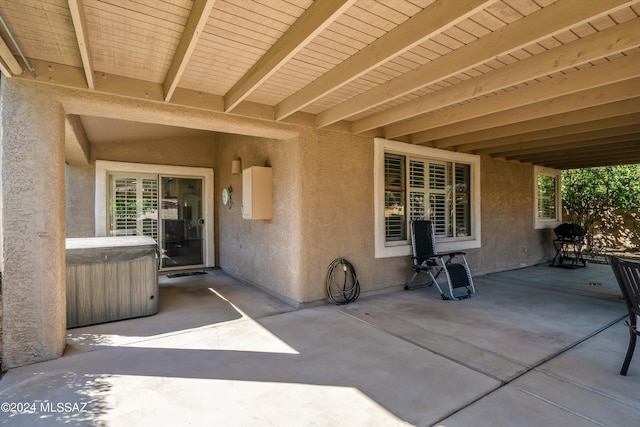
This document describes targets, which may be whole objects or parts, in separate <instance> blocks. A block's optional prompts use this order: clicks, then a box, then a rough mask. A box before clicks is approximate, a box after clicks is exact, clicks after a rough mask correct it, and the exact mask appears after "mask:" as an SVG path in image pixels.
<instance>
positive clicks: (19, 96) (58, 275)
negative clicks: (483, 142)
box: [0, 77, 66, 369]
mask: <svg viewBox="0 0 640 427" xmlns="http://www.w3.org/2000/svg"><path fill="white" fill-rule="evenodd" d="M0 119H1V120H2V132H1V141H2V151H1V153H2V162H1V163H2V237H3V245H2V247H3V258H4V271H3V272H2V282H3V283H2V299H3V311H2V330H3V341H2V353H3V358H2V367H3V368H5V369H6V368H13V367H16V366H20V365H25V364H29V363H34V362H39V361H43V360H47V359H52V358H55V357H59V356H61V355H62V353H63V351H64V348H65V345H66V302H65V185H64V114H63V110H62V108H61V107H60V105H59V103H58V102H57V101H56V100H55V99H52V98H51V96H50V95H48V91H47V90H46V86H44V85H42V84H39V83H31V82H21V81H16V80H8V79H5V78H4V77H3V78H2V93H1V101H0Z"/></svg>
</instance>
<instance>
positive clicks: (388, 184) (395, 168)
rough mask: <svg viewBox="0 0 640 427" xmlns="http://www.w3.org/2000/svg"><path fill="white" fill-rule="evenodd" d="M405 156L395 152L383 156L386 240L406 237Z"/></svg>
mask: <svg viewBox="0 0 640 427" xmlns="http://www.w3.org/2000/svg"><path fill="white" fill-rule="evenodd" d="M404 162H405V157H404V156H400V155H397V154H388V153H387V154H385V156H384V178H385V191H384V218H385V239H386V241H387V242H392V241H401V240H406V239H407V233H406V221H405V211H404V207H405V188H404V182H405V172H404V171H405V167H404Z"/></svg>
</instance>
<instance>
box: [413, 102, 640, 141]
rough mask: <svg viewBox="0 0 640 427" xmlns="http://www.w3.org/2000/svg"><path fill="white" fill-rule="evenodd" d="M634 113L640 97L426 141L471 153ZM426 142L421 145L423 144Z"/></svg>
mask: <svg viewBox="0 0 640 427" xmlns="http://www.w3.org/2000/svg"><path fill="white" fill-rule="evenodd" d="M635 113H640V97H637V98H632V99H625V100H623V101H618V102H613V103H609V104H604V105H598V106H595V107H590V108H583V109H580V110H573V111H568V112H565V113H561V114H557V115H555V116H550V117H543V118H539V119H533V120H527V121H524V122H518V123H513V124H509V125H504V126H496V127H493V128H490V129H485V130H480V131H477V132H468V133H464V134H462V135H455V136H451V137H447V138H442V139H437V140H435V141H429V142H428V144H429V145H431V146H433V147H436V148H455V149H456V150H457V151H463V152H472V151H475V150H479V149H483V148H489V147H494V146H499V145H503V144H502V142H503V141H504V142H505V143H510V142H511V139H508V138H511V137H518V136H519V135H524V136H526V135H527V134H530V133H535V132H540V131H545V130H547V129H554V128H562V127H566V126H580V125H582V124H584V123H589V122H592V121H597V120H600V119H609V118H616V117H618V116H626V115H629V114H635ZM426 142H427V141H424V142H423V143H426Z"/></svg>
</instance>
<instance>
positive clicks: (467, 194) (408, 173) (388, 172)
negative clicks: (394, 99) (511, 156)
mask: <svg viewBox="0 0 640 427" xmlns="http://www.w3.org/2000/svg"><path fill="white" fill-rule="evenodd" d="M381 147H382V148H381ZM387 147H390V148H389V149H387ZM432 154H433V157H431V155H432ZM376 158H377V159H379V160H378V161H379V162H380V163H377V165H378V164H379V166H376V167H384V170H383V171H382V170H380V175H376V176H379V177H380V178H379V179H377V180H376V181H375V182H374V184H375V187H376V189H377V190H376V191H380V193H378V194H380V198H378V197H376V198H375V200H374V202H375V205H376V206H379V208H376V209H379V212H378V211H376V219H375V221H376V224H378V225H377V226H376V227H380V228H379V230H381V231H382V232H383V233H384V234H383V235H381V236H380V237H378V235H376V256H393V255H385V254H404V253H406V252H407V251H408V249H403V248H404V247H408V246H409V245H410V241H409V240H410V236H408V234H407V230H409V225H410V223H411V221H416V220H422V219H429V220H431V221H433V224H434V229H435V233H436V239H437V241H438V242H445V243H443V244H444V245H445V247H446V246H449V247H451V250H457V249H465V248H471V247H479V244H480V233H479V210H480V208H479V206H480V205H479V189H480V187H479V180H480V175H479V169H480V160H479V157H478V156H474V155H469V154H463V153H453V152H450V151H444V150H437V149H434V148H429V147H419V146H414V145H411V144H404V143H399V142H395V141H387V140H382V139H376ZM382 183H384V188H382ZM382 196H383V198H382ZM383 201H384V202H383ZM382 203H384V206H382ZM382 212H384V214H383V215H381V213H382ZM474 227H475V229H474ZM376 230H378V228H376ZM376 233H378V231H376ZM456 242H459V243H456ZM439 244H440V243H439ZM385 247H386V248H388V249H389V250H385V249H384V248H385Z"/></svg>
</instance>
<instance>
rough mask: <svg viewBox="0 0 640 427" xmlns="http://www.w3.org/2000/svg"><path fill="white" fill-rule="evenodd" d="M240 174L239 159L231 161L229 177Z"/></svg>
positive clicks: (240, 163) (240, 162)
mask: <svg viewBox="0 0 640 427" xmlns="http://www.w3.org/2000/svg"><path fill="white" fill-rule="evenodd" d="M241 173H242V161H241V160H240V159H236V160H232V161H231V175H238V174H241Z"/></svg>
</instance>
